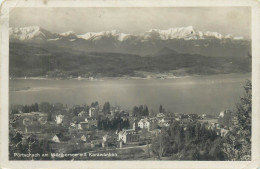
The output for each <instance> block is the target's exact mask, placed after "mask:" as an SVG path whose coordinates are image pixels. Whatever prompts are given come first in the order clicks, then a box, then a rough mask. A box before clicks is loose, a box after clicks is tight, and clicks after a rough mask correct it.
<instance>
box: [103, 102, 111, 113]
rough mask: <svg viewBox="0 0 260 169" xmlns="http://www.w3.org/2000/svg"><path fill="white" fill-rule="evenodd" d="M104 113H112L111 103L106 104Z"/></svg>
mask: <svg viewBox="0 0 260 169" xmlns="http://www.w3.org/2000/svg"><path fill="white" fill-rule="evenodd" d="M103 113H104V114H109V113H110V104H109V102H106V103H105V104H104V106H103Z"/></svg>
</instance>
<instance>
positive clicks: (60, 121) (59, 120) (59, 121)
mask: <svg viewBox="0 0 260 169" xmlns="http://www.w3.org/2000/svg"><path fill="white" fill-rule="evenodd" d="M63 118H64V116H63V115H61V114H59V115H57V116H56V123H57V124H61V123H62V120H63Z"/></svg>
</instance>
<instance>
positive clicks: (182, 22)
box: [9, 7, 251, 38]
mask: <svg viewBox="0 0 260 169" xmlns="http://www.w3.org/2000/svg"><path fill="white" fill-rule="evenodd" d="M9 26H10V27H25V26H40V27H42V28H44V29H46V30H49V31H51V32H57V33H61V32H66V31H74V32H76V33H77V34H84V33H87V32H100V31H110V30H118V31H120V32H123V33H142V32H145V31H148V30H149V29H169V28H175V27H185V26H193V27H194V29H196V30H200V31H213V32H219V33H221V34H223V35H227V34H232V35H234V36H243V37H245V38H251V11H250V8H248V7H214V8H213V7H156V8H147V7H139V8H119V7H114V8H99V7H95V8H85V7H84V8H20V7H19V8H12V9H11V10H10V20H9Z"/></svg>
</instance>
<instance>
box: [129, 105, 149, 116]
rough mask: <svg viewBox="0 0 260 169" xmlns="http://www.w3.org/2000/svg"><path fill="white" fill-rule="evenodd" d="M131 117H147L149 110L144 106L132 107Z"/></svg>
mask: <svg viewBox="0 0 260 169" xmlns="http://www.w3.org/2000/svg"><path fill="white" fill-rule="evenodd" d="M132 116H133V117H143V116H144V117H147V116H149V109H148V107H147V106H146V105H144V106H143V105H140V106H139V107H137V106H134V108H133V111H132Z"/></svg>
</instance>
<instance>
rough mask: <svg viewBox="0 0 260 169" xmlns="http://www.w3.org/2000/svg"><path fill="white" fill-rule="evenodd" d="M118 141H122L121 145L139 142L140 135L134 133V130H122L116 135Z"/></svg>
mask: <svg viewBox="0 0 260 169" xmlns="http://www.w3.org/2000/svg"><path fill="white" fill-rule="evenodd" d="M118 140H119V141H120V140H122V142H123V143H125V144H126V143H131V142H138V141H139V140H140V134H138V133H136V132H135V130H133V129H130V130H123V131H120V132H119V133H118Z"/></svg>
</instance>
